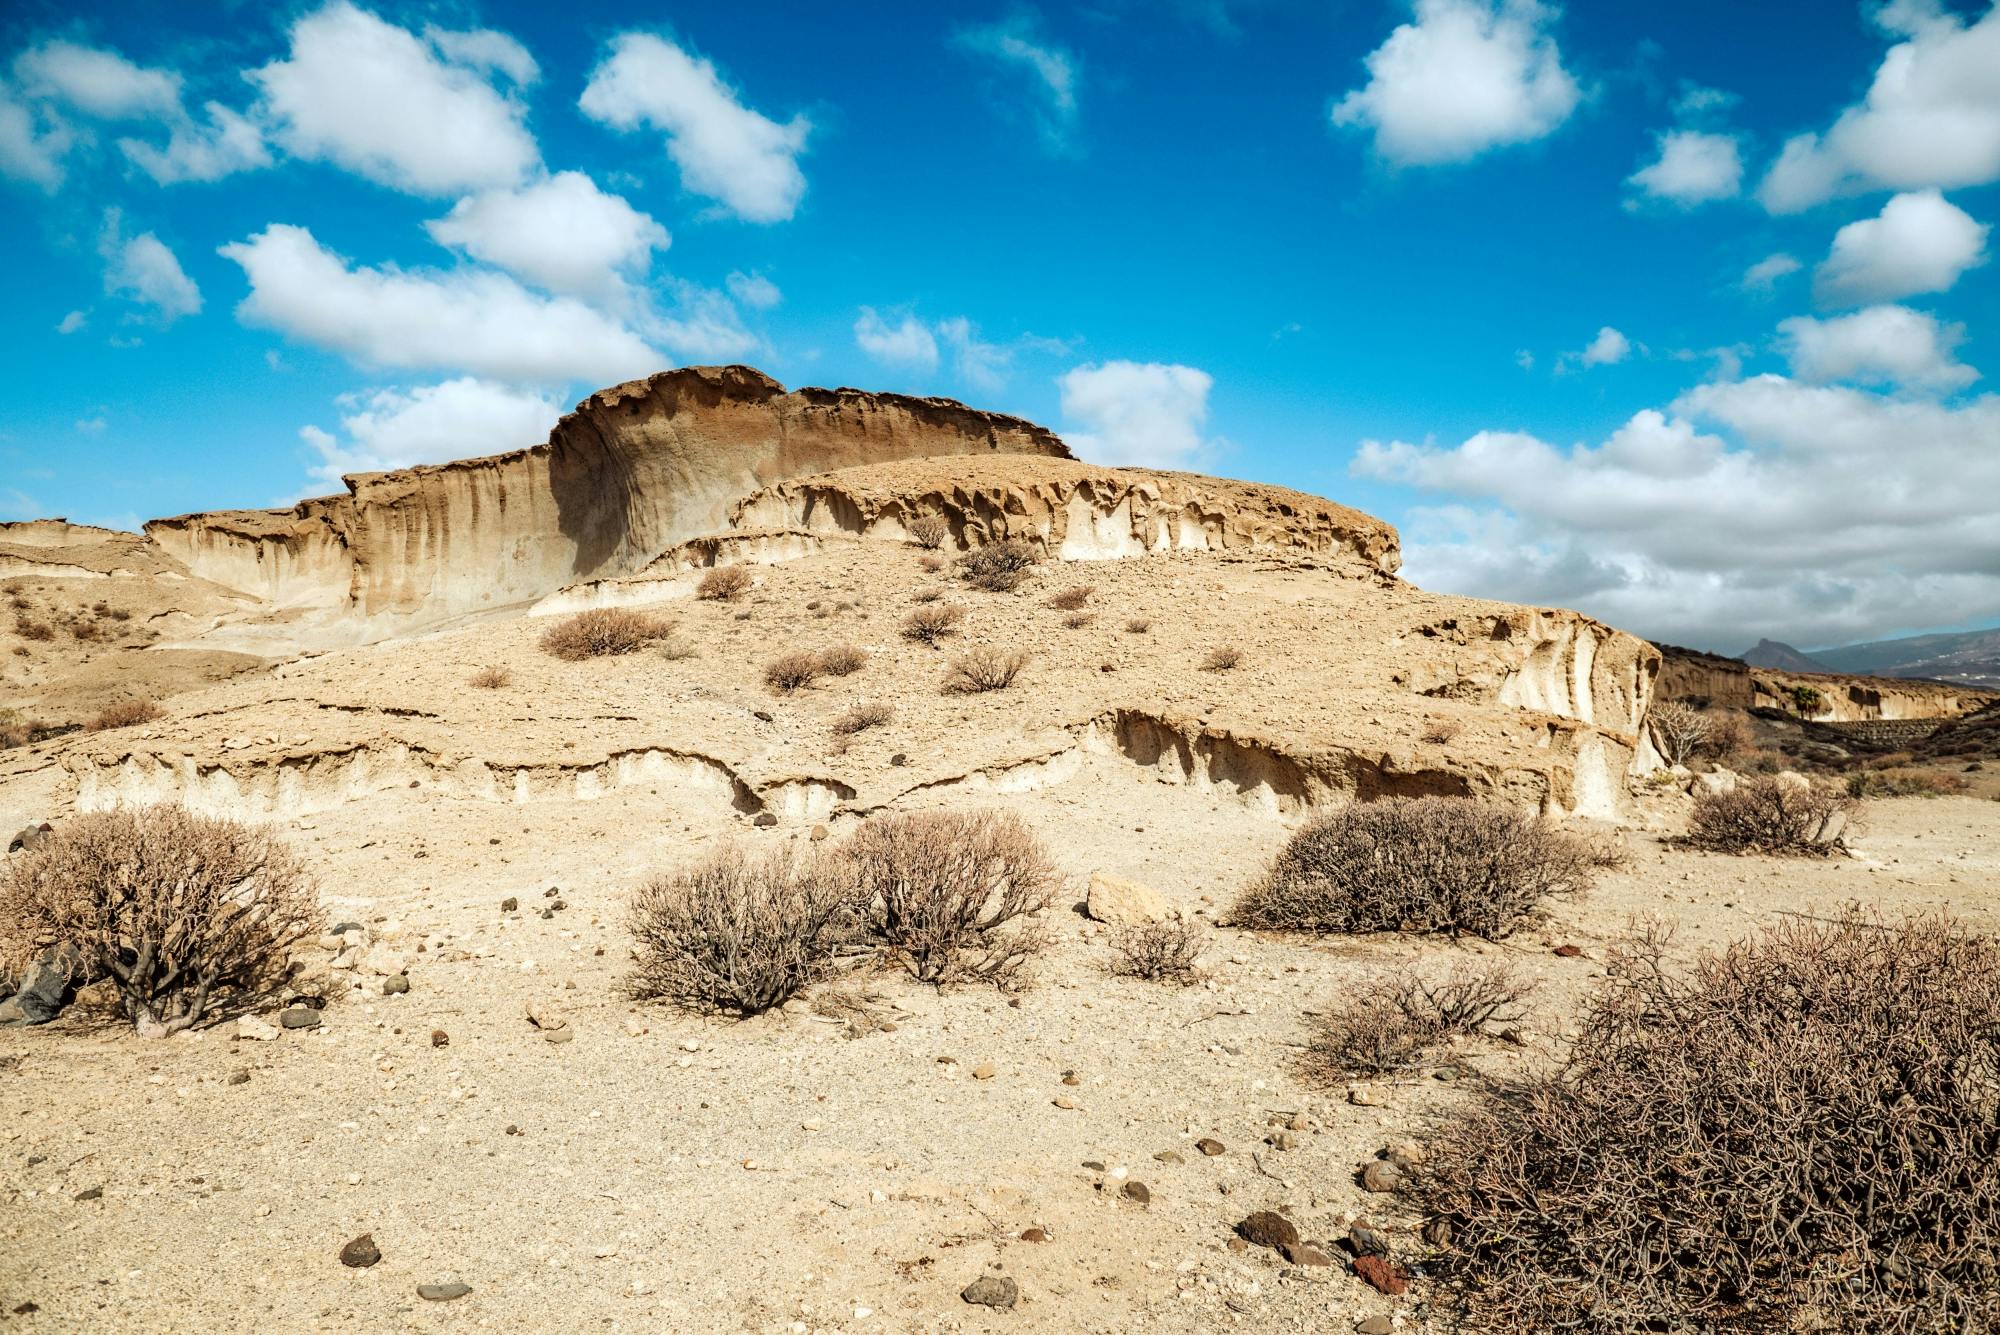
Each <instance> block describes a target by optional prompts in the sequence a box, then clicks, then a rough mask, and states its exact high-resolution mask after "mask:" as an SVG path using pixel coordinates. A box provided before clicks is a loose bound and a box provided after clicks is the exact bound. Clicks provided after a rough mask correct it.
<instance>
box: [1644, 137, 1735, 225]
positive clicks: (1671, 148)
mask: <svg viewBox="0 0 2000 1335" xmlns="http://www.w3.org/2000/svg"><path fill="white" fill-rule="evenodd" d="M1657 139H1658V144H1659V150H1660V151H1659V156H1658V157H1657V158H1655V159H1654V160H1653V162H1652V163H1651V164H1649V165H1648V166H1645V167H1642V168H1640V169H1639V170H1638V171H1636V172H1634V173H1632V175H1631V176H1630V177H1629V178H1628V181H1627V183H1628V184H1630V185H1633V186H1636V187H1638V189H1639V190H1641V191H1643V192H1644V193H1645V194H1647V195H1650V196H1652V197H1653V198H1654V199H1664V200H1667V201H1668V202H1670V203H1674V204H1679V205H1681V206H1682V207H1683V208H1691V207H1693V206H1694V205H1696V204H1706V203H1709V202H1711V201H1713V200H1718V199H1734V198H1735V197H1736V194H1737V192H1738V191H1740V190H1741V189H1742V188H1743V156H1742V153H1741V152H1740V151H1739V150H1738V148H1737V146H1736V136H1734V135H1729V134H1711V133H1708V132H1707V131H1703V130H1670V131H1668V132H1667V133H1665V134H1662V135H1659V136H1658V137H1657Z"/></svg>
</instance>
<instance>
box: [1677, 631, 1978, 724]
mask: <svg viewBox="0 0 2000 1335" xmlns="http://www.w3.org/2000/svg"><path fill="white" fill-rule="evenodd" d="M1663 650H1664V653H1665V662H1664V666H1663V668H1662V670H1661V674H1660V686H1659V698H1660V699H1662V700H1693V701H1697V702H1703V703H1706V704H1708V705H1713V706H1718V707H1721V708H1725V709H1777V710H1782V711H1784V712H1785V713H1788V714H1796V715H1798V716H1799V717H1800V718H1804V719H1809V720H1811V721H1813V722H1816V723H1860V722H1864V721H1867V720H1871V719H1954V718H1958V717H1960V716H1962V715H1965V714H1969V713H1971V712H1972V711H1973V710H1976V709H1979V708H1981V707H1983V706H1984V705H1986V704H1987V703H1989V702H1990V701H1992V700H1993V699H1994V695H1993V693H1992V692H1990V691H1984V690H1981V689H1979V688H1978V687H1976V686H1960V685H1955V684H1952V683H1949V682H1940V681H1918V680H1913V679H1910V678H1903V677H1848V676H1841V675H1838V674H1835V673H1821V672H1785V671H1781V670H1779V669H1776V668H1759V667H1752V666H1751V665H1750V664H1748V663H1745V662H1744V661H1743V660H1742V659H1740V658H1724V657H1722V656H1721V655H1719V654H1708V653H1703V652H1701V651H1700V650H1698V649H1682V648H1679V647H1676V646H1673V645H1666V646H1663Z"/></svg>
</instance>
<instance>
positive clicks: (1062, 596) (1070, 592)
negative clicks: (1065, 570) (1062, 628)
mask: <svg viewBox="0 0 2000 1335" xmlns="http://www.w3.org/2000/svg"><path fill="white" fill-rule="evenodd" d="M1095 592H1097V586H1096V585H1094V584H1075V585H1071V586H1070V587H1069V588H1067V589H1064V590H1063V591H1062V592H1060V593H1058V594H1056V595H1055V596H1054V597H1052V598H1050V599H1049V606H1050V607H1053V608H1055V609H1057V610H1058V611H1062V612H1074V611H1076V610H1077V609H1078V608H1079V607H1082V606H1083V605H1084V604H1085V603H1087V602H1089V601H1090V595H1091V594H1093V593H1095Z"/></svg>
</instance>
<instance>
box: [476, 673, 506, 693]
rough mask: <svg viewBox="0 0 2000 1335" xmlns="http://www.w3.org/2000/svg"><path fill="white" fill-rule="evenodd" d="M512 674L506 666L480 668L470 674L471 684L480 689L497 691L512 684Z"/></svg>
mask: <svg viewBox="0 0 2000 1335" xmlns="http://www.w3.org/2000/svg"><path fill="white" fill-rule="evenodd" d="M513 680H514V674H513V673H511V672H509V671H508V670H507V669H506V668H497V667H488V668H481V669H479V671H477V672H475V673H473V674H472V686H473V688H474V689H476V690H481V691H497V690H500V689H502V688H503V687H506V686H508V685H510V684H512V682H513Z"/></svg>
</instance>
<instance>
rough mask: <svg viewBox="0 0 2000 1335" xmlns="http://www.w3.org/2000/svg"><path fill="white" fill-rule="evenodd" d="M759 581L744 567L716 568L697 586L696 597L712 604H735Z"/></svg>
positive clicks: (695, 588)
mask: <svg viewBox="0 0 2000 1335" xmlns="http://www.w3.org/2000/svg"><path fill="white" fill-rule="evenodd" d="M756 582H757V581H756V580H755V578H753V577H752V576H751V574H750V571H749V570H748V569H746V568H745V567H743V566H716V567H715V568H714V569H712V570H710V571H709V572H708V573H707V574H706V575H703V576H702V577H701V583H699V584H697V585H695V587H694V596H695V597H697V598H699V599H701V600H703V601H704V602H711V603H733V602H735V601H736V600H737V599H738V598H741V597H742V596H743V595H744V594H746V593H748V592H750V586H751V585H752V584H754V583H756Z"/></svg>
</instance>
